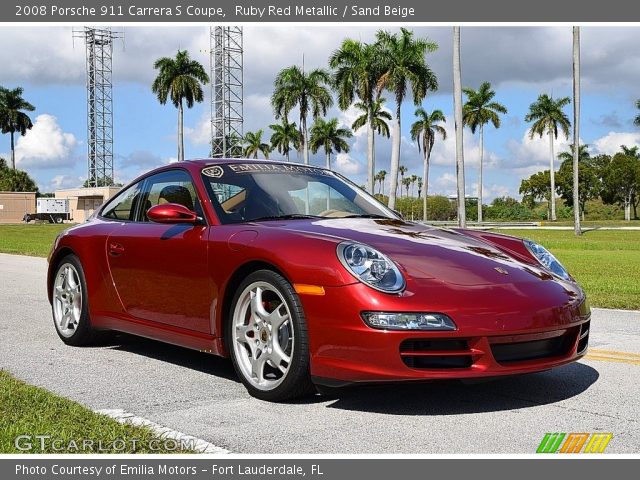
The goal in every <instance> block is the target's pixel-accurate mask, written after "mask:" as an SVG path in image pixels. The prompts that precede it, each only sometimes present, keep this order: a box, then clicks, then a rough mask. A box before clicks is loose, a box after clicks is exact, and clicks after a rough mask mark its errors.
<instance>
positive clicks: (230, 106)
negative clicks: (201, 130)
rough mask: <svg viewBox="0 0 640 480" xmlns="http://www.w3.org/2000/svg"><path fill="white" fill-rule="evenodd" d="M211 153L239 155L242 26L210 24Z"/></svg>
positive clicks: (228, 155) (226, 156)
mask: <svg viewBox="0 0 640 480" xmlns="http://www.w3.org/2000/svg"><path fill="white" fill-rule="evenodd" d="M209 52H210V53H209V55H210V58H209V62H210V67H211V156H212V157H214V158H239V157H242V135H243V131H242V123H243V116H242V98H243V87H242V77H243V72H242V27H221V26H218V27H211V28H210V50H209Z"/></svg>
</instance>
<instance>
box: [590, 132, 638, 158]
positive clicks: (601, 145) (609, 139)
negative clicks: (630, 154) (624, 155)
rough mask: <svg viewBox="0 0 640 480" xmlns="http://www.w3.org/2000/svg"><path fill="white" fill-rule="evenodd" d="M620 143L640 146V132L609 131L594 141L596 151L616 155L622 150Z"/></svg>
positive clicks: (628, 145)
mask: <svg viewBox="0 0 640 480" xmlns="http://www.w3.org/2000/svg"><path fill="white" fill-rule="evenodd" d="M620 145H626V146H627V147H634V146H636V147H640V133H637V132H609V133H608V134H607V135H605V136H604V137H601V138H599V139H597V140H595V141H594V142H593V149H594V150H595V153H604V154H607V155H614V154H615V153H617V152H619V151H620Z"/></svg>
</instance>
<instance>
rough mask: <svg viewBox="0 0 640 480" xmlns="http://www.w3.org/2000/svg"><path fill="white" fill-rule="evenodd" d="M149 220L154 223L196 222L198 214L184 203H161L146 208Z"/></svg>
mask: <svg viewBox="0 0 640 480" xmlns="http://www.w3.org/2000/svg"><path fill="white" fill-rule="evenodd" d="M147 217H149V220H151V221H152V222H156V223H193V224H195V223H197V222H198V215H196V212H192V211H191V210H189V209H188V208H187V207H185V206H184V205H180V204H178V203H163V204H161V205H156V206H154V207H151V208H150V209H149V210H147Z"/></svg>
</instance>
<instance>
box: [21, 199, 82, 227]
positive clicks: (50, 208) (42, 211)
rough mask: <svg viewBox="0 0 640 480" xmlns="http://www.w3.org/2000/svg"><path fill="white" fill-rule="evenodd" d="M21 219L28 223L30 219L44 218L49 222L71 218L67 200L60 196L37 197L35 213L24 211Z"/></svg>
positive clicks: (60, 221)
mask: <svg viewBox="0 0 640 480" xmlns="http://www.w3.org/2000/svg"><path fill="white" fill-rule="evenodd" d="M23 220H24V221H25V222H27V223H29V222H30V221H31V220H46V221H48V222H49V223H62V222H64V221H65V220H71V212H70V211H69V200H67V199H62V198H46V197H42V198H38V199H36V213H25V215H24V217H23Z"/></svg>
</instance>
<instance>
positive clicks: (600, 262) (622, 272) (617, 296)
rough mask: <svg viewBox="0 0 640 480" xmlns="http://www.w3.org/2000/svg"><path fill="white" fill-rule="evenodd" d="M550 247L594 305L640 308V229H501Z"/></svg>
mask: <svg viewBox="0 0 640 480" xmlns="http://www.w3.org/2000/svg"><path fill="white" fill-rule="evenodd" d="M498 233H504V234H507V235H514V236H518V237H523V238H529V239H531V240H534V241H536V242H538V243H540V244H542V245H544V246H545V247H547V248H548V249H549V250H550V251H551V252H552V253H553V254H554V255H555V256H556V257H557V258H558V260H560V261H561V262H562V264H563V265H564V266H565V267H566V268H567V270H569V272H570V273H571V275H573V276H574V278H575V279H576V280H578V282H579V283H580V285H582V287H583V288H584V289H585V291H586V292H587V296H588V297H589V303H590V304H591V306H593V307H604V308H624V309H640V231H624V230H593V231H589V232H586V233H584V234H583V235H582V236H581V237H576V236H575V235H574V234H573V231H567V230H499V231H498Z"/></svg>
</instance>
